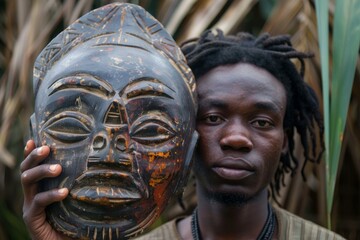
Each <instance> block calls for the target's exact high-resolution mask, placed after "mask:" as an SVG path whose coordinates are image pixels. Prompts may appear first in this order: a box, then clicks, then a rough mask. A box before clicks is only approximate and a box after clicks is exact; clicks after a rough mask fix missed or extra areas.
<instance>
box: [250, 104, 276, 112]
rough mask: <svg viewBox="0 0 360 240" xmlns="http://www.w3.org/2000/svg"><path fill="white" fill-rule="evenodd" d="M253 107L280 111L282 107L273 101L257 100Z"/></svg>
mask: <svg viewBox="0 0 360 240" xmlns="http://www.w3.org/2000/svg"><path fill="white" fill-rule="evenodd" d="M255 108H256V109H259V110H265V111H272V112H281V109H282V107H281V106H280V105H279V104H276V103H273V102H257V103H255Z"/></svg>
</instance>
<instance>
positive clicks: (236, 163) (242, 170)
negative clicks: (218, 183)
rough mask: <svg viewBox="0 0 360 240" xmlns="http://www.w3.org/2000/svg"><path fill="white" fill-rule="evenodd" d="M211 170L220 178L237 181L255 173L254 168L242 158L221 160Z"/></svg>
mask: <svg viewBox="0 0 360 240" xmlns="http://www.w3.org/2000/svg"><path fill="white" fill-rule="evenodd" d="M212 170H213V171H214V172H215V173H216V174H217V175H218V176H220V177H221V178H224V179H226V180H232V181H236V180H237V181H239V180H242V179H244V178H247V177H249V176H250V175H253V174H254V173H255V166H254V165H253V164H251V163H249V162H248V161H246V160H244V159H242V158H233V157H231V158H229V157H227V158H223V159H221V160H220V161H217V164H215V165H214V166H213V167H212Z"/></svg>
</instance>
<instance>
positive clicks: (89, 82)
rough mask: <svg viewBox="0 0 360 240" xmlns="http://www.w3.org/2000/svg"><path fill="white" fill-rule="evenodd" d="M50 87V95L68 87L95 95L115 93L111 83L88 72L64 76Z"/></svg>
mask: <svg viewBox="0 0 360 240" xmlns="http://www.w3.org/2000/svg"><path fill="white" fill-rule="evenodd" d="M48 89H49V90H50V93H49V96H51V95H52V94H54V93H56V92H58V91H61V90H66V89H78V90H79V91H86V92H88V93H91V94H94V95H102V96H105V97H109V96H113V95H114V94H115V91H114V90H113V88H112V86H111V85H110V84H109V83H107V82H106V81H104V80H102V79H100V78H98V77H96V76H93V75H90V74H86V73H80V74H75V75H70V76H66V77H62V78H60V79H58V80H56V81H55V82H54V83H53V84H51V85H50V86H49V88H48Z"/></svg>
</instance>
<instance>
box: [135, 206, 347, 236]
mask: <svg viewBox="0 0 360 240" xmlns="http://www.w3.org/2000/svg"><path fill="white" fill-rule="evenodd" d="M274 210H275V214H276V218H277V222H278V229H279V233H278V234H279V240H289V239H291V240H297V239H299V240H300V239H301V240H309V239H316V240H343V239H345V238H343V237H341V236H340V235H338V234H336V233H334V232H331V231H330V230H328V229H326V228H323V227H321V226H319V225H317V224H315V223H312V222H310V221H307V220H305V219H303V218H300V217H298V216H296V215H294V214H292V213H290V212H288V211H285V210H284V209H281V208H277V207H275V208H274ZM179 219H180V218H176V219H174V220H172V221H170V222H167V223H165V224H163V225H162V226H160V227H158V228H156V229H154V230H153V231H151V232H149V233H147V234H145V235H143V236H140V237H138V238H136V239H137V240H182V239H181V236H180V233H179V232H178V230H177V228H176V221H178V220H179Z"/></svg>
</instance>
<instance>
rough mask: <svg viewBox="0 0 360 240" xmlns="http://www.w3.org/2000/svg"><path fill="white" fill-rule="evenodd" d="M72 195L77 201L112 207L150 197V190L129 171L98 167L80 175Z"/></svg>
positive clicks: (71, 192) (71, 191)
mask: <svg viewBox="0 0 360 240" xmlns="http://www.w3.org/2000/svg"><path fill="white" fill-rule="evenodd" d="M70 196H71V198H72V199H73V200H76V201H80V202H85V203H90V204H93V205H101V206H110V207H112V206H115V205H121V204H126V203H131V202H135V201H139V200H141V199H143V198H148V191H147V189H146V187H145V186H144V185H143V184H141V181H138V180H137V179H135V177H134V176H133V175H131V174H129V173H127V172H122V171H114V170H113V169H97V170H90V171H87V172H85V173H83V174H82V175H81V176H79V177H78V178H77V179H76V180H75V183H74V185H73V187H72V188H71V190H70Z"/></svg>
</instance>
